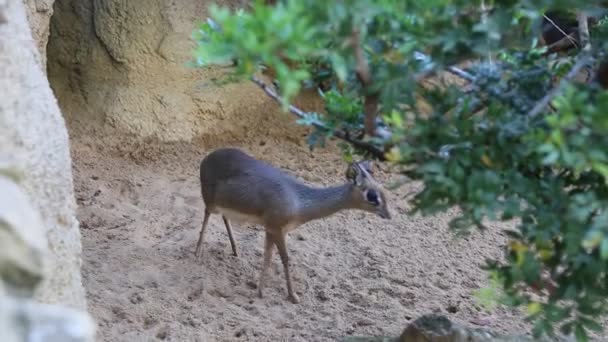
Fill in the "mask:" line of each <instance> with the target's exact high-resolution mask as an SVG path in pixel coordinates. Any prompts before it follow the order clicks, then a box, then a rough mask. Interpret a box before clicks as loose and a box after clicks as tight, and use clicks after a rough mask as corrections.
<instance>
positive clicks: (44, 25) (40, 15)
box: [25, 0, 55, 73]
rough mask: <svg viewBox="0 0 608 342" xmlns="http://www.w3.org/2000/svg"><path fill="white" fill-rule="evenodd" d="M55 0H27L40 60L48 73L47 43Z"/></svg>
mask: <svg viewBox="0 0 608 342" xmlns="http://www.w3.org/2000/svg"><path fill="white" fill-rule="evenodd" d="M53 2H55V0H25V4H26V5H27V18H28V21H29V23H30V28H31V30H32V36H33V38H34V41H35V42H36V45H37V47H38V62H39V65H40V67H41V68H42V70H43V72H44V73H46V45H47V43H48V40H49V32H50V23H51V16H52V15H53Z"/></svg>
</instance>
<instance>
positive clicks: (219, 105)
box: [48, 0, 311, 141]
mask: <svg viewBox="0 0 608 342" xmlns="http://www.w3.org/2000/svg"><path fill="white" fill-rule="evenodd" d="M214 2H215V1H196V0H184V1H173V0H104V1H101V0H58V1H56V3H55V13H54V15H53V19H52V24H51V38H50V41H49V46H48V60H49V67H48V68H49V78H50V80H51V84H52V86H53V90H54V91H55V94H56V96H57V97H58V99H59V103H60V104H61V106H62V109H63V112H64V114H65V115H66V119H67V120H68V124H69V125H70V128H71V129H72V128H81V127H85V128H90V127H93V126H95V125H97V126H101V127H106V128H110V130H109V132H114V133H112V134H115V133H116V130H118V131H121V132H127V133H128V134H130V136H133V137H136V138H139V137H142V138H146V137H152V138H158V139H159V140H162V141H191V140H192V139H195V138H202V139H205V140H206V141H210V140H224V141H225V140H230V139H235V140H239V141H244V140H247V137H248V136H250V137H259V136H273V135H274V136H280V137H284V136H286V135H287V136H293V135H297V134H294V127H295V125H294V123H293V118H292V117H290V116H289V114H285V113H282V112H281V111H280V109H279V106H278V105H277V104H276V103H275V102H274V101H273V100H272V99H270V98H268V97H267V96H265V94H264V93H263V92H262V91H261V90H260V89H258V88H257V86H255V85H254V84H252V83H250V82H245V83H238V84H231V85H226V86H219V85H215V84H213V83H212V82H211V81H212V80H214V79H217V78H219V77H221V75H222V74H223V73H224V72H225V70H222V69H219V68H218V69H212V70H201V69H193V68H191V67H189V66H187V63H188V62H189V61H190V60H191V56H192V50H193V48H194V47H195V45H194V42H193V41H192V40H191V39H190V36H191V34H192V31H193V30H194V29H195V28H196V25H197V23H198V22H201V21H203V20H205V18H206V17H207V8H208V6H210V4H212V3H214ZM217 2H218V3H219V4H220V5H225V6H230V7H233V8H234V7H237V6H242V2H243V1H241V0H223V1H217ZM307 101H308V100H307ZM307 104H309V105H308V106H305V108H308V109H310V108H311V106H310V102H307Z"/></svg>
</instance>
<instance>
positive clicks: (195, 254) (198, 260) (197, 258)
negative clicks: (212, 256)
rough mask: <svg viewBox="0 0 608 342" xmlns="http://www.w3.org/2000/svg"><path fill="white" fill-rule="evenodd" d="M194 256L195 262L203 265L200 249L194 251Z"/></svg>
mask: <svg viewBox="0 0 608 342" xmlns="http://www.w3.org/2000/svg"><path fill="white" fill-rule="evenodd" d="M194 256H195V257H196V261H197V262H198V263H199V264H202V263H203V250H202V248H201V249H198V248H197V249H196V252H194Z"/></svg>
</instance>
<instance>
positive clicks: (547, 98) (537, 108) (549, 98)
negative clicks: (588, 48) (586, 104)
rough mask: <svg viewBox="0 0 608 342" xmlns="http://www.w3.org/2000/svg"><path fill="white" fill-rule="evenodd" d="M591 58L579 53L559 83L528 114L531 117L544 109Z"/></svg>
mask: <svg viewBox="0 0 608 342" xmlns="http://www.w3.org/2000/svg"><path fill="white" fill-rule="evenodd" d="M590 60H591V56H590V55H588V54H586V53H585V54H583V55H581V56H580V57H579V58H578V60H577V61H576V63H574V65H573V66H572V69H570V71H569V72H568V74H566V76H564V78H562V79H561V80H560V82H559V84H558V85H557V86H556V87H555V88H553V89H551V91H550V92H549V93H547V95H545V97H543V98H542V99H541V100H540V101H538V102H537V103H536V105H534V108H532V110H531V111H530V112H529V113H528V116H529V117H531V118H533V117H535V116H537V115H538V114H540V113H541V112H542V111H543V109H545V107H547V105H548V104H549V103H550V102H551V101H552V100H553V99H554V98H555V97H556V96H557V95H558V94H559V93H560V92H561V91H562V89H563V88H564V87H565V86H566V83H568V82H570V81H571V80H572V79H573V78H574V77H576V75H577V74H578V72H579V71H580V70H581V69H582V68H583V67H584V66H585V65H586V64H587V63H588V62H589V61H590Z"/></svg>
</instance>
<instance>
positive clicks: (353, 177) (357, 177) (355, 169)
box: [346, 163, 365, 185]
mask: <svg viewBox="0 0 608 342" xmlns="http://www.w3.org/2000/svg"><path fill="white" fill-rule="evenodd" d="M364 178H365V172H364V171H362V170H361V166H360V165H359V164H358V163H351V164H350V165H348V168H347V169H346V179H347V180H349V181H350V182H352V183H353V184H355V185H362V184H363V179H364Z"/></svg>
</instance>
